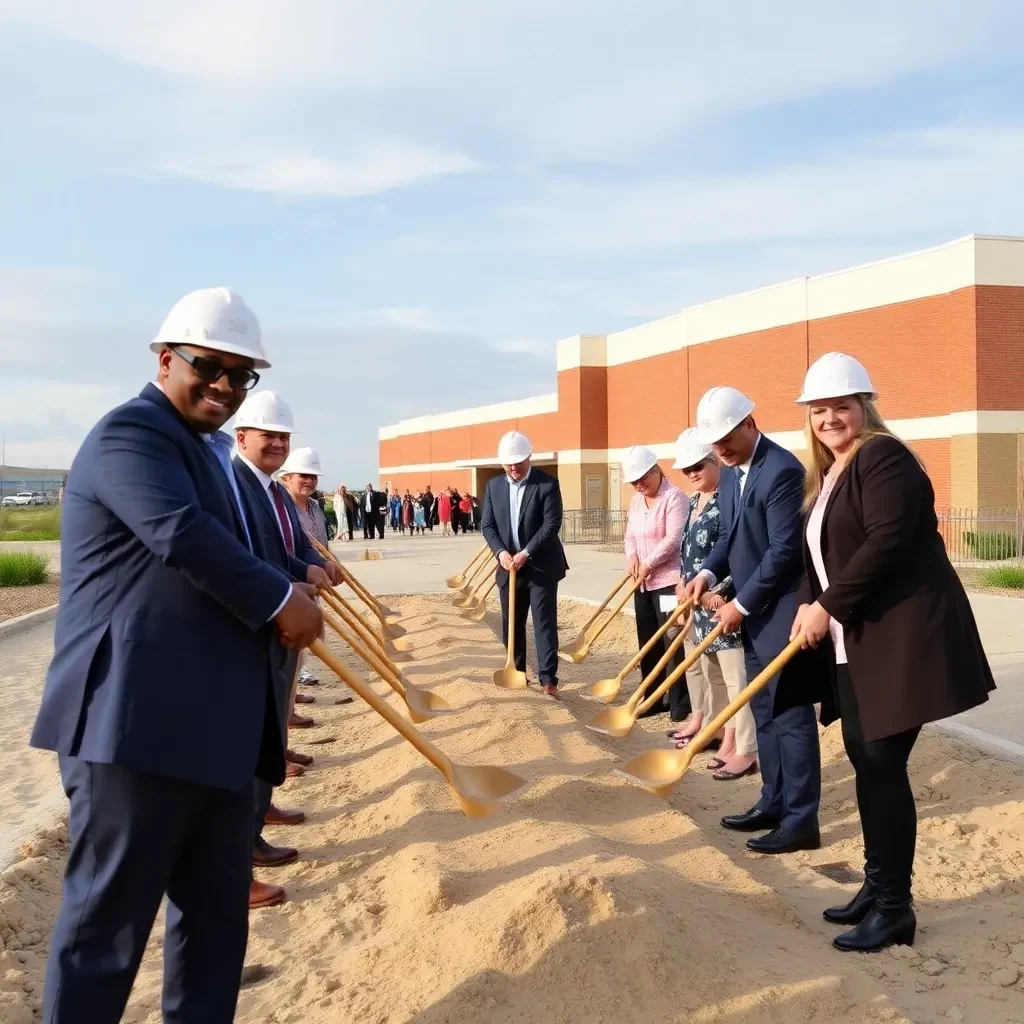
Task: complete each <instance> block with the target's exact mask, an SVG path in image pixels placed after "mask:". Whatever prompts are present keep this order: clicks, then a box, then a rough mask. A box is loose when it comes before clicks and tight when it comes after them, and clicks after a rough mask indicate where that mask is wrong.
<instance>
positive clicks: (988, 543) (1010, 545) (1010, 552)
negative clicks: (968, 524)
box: [964, 530, 1017, 562]
mask: <svg viewBox="0 0 1024 1024" xmlns="http://www.w3.org/2000/svg"><path fill="white" fill-rule="evenodd" d="M964 543H965V544H966V545H967V550H968V551H970V553H971V554H972V555H973V556H974V557H975V558H978V559H981V560H982V561H986V562H987V561H996V560H997V559H1000V558H1016V557H1017V538H1016V537H1015V536H1014V535H1013V534H1012V533H991V532H989V533H975V532H974V531H973V530H968V531H967V532H966V533H965V534H964Z"/></svg>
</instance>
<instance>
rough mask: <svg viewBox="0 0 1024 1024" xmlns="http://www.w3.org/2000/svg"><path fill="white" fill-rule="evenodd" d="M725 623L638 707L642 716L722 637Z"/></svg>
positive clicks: (698, 645)
mask: <svg viewBox="0 0 1024 1024" xmlns="http://www.w3.org/2000/svg"><path fill="white" fill-rule="evenodd" d="M724 629H725V623H724V622H720V623H719V624H718V625H717V626H715V628H714V629H713V630H711V632H710V633H708V635H707V636H706V637H704V639H703V640H701V642H700V643H699V644H697V646H696V647H694V649H693V650H692V651H690V653H689V654H688V655H687V656H686V657H685V658H684V659H683V660H682V661H681V662H680V663H679V664H678V665H677V666H676V667H675V669H674V670H673V671H672V673H671V674H670V675H669V676H668V677H667V678H666V679H665V681H664V682H663V683H662V684H661V686H659V687H658V688H657V689H656V690H655V691H654V693H652V694H651V695H650V697H648V698H647V700H645V701H644V702H643V704H641V705H640V708H639V713H640V714H643V713H644V712H645V711H647V710H648V708H651V707H653V706H654V702H655V701H658V700H661V698H662V697H664V696H665V694H666V693H668V691H669V690H670V689H671V688H672V687H673V686H675V684H676V683H677V682H679V680H680V679H682V678H683V676H684V675H685V674H686V670H687V669H688V668H689V667H690V666H691V665H693V664H694V663H695V662H696V661H697V659H698V658H699V657H700V656H701V655H702V654H703V653H704V652H705V651H706V650H707V649H708V648H709V647H710V646H711V645H712V644H713V643H714V642H715V641H716V640H717V639H718V638H719V637H720V636H721V635H722V632H723V630H724Z"/></svg>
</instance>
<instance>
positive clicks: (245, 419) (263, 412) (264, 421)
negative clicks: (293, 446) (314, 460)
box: [235, 391, 295, 434]
mask: <svg viewBox="0 0 1024 1024" xmlns="http://www.w3.org/2000/svg"><path fill="white" fill-rule="evenodd" d="M243 427H253V428H255V429H256V430H271V431H273V432H274V433H275V434H291V433H294V432H295V419H294V417H293V416H292V410H291V406H290V405H289V404H288V403H287V402H286V401H285V400H284V399H283V398H279V397H278V396H277V394H276V393H275V392H273V391H253V392H251V393H250V394H249V396H248V397H247V398H246V400H245V401H244V402H243V403H242V404H241V406H240V407H239V409H238V412H237V413H235V429H236V430H240V429H242V428H243Z"/></svg>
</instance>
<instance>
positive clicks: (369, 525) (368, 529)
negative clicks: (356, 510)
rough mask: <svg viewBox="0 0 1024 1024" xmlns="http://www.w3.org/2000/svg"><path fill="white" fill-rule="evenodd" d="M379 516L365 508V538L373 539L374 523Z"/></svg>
mask: <svg viewBox="0 0 1024 1024" xmlns="http://www.w3.org/2000/svg"><path fill="white" fill-rule="evenodd" d="M376 518H377V513H376V512H367V511H366V509H365V508H364V509H363V540H373V524H374V520H376Z"/></svg>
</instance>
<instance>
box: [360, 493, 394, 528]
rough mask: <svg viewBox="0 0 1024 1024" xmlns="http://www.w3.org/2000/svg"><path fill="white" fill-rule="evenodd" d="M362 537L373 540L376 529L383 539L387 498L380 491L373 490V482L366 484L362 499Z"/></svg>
mask: <svg viewBox="0 0 1024 1024" xmlns="http://www.w3.org/2000/svg"><path fill="white" fill-rule="evenodd" d="M362 510H363V538H364V539H365V540H373V531H374V530H375V529H376V531H377V534H378V536H379V537H380V539H381V540H383V539H384V520H385V518H386V517H387V510H388V499H387V496H386V495H384V494H382V493H381V492H380V491H377V490H374V486H373V484H367V485H366V491H365V492H364V494H363V500H362Z"/></svg>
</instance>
